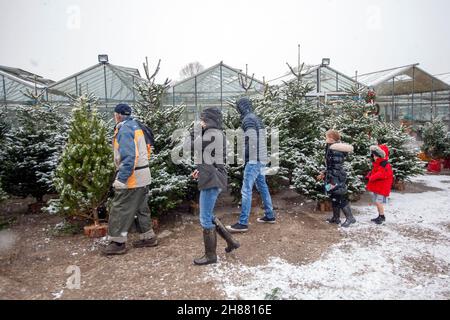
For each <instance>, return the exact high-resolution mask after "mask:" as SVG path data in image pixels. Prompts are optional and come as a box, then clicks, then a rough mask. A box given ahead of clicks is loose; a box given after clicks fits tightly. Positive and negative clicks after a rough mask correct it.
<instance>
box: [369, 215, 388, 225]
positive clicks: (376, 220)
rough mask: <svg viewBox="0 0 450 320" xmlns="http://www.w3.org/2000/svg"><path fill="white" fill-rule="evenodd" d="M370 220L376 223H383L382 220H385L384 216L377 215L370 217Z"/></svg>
mask: <svg viewBox="0 0 450 320" xmlns="http://www.w3.org/2000/svg"><path fill="white" fill-rule="evenodd" d="M372 221H373V222H375V223H376V224H383V223H384V222H386V217H385V216H382V215H379V216H378V218H376V219H372Z"/></svg>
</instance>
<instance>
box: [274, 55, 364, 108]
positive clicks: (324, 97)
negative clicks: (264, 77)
mask: <svg viewBox="0 0 450 320" xmlns="http://www.w3.org/2000/svg"><path fill="white" fill-rule="evenodd" d="M299 69H300V68H299V67H296V68H293V70H294V72H296V73H298V70H299ZM295 79H296V77H295V76H294V75H293V74H292V72H291V71H289V72H287V73H286V74H284V75H283V76H281V77H278V78H275V79H272V80H270V81H269V82H271V83H272V85H278V86H283V85H284V84H285V83H288V82H290V81H295ZM301 79H302V81H304V82H306V83H308V84H309V85H310V86H311V87H312V90H311V91H310V92H309V93H308V94H307V97H309V98H316V99H317V101H318V103H321V104H333V103H335V102H337V101H340V100H342V99H346V98H348V97H349V96H353V95H354V93H353V91H354V90H360V89H362V88H367V86H366V85H364V84H363V83H361V82H358V81H356V80H355V79H353V78H352V77H350V76H348V75H346V74H344V73H342V72H340V71H338V70H336V69H334V68H332V67H330V66H329V65H325V64H318V65H304V66H303V68H301Z"/></svg>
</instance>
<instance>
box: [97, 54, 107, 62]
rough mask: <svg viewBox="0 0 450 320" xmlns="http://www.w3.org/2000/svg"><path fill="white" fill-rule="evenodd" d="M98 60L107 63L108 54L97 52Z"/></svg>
mask: <svg viewBox="0 0 450 320" xmlns="http://www.w3.org/2000/svg"><path fill="white" fill-rule="evenodd" d="M98 62H100V63H108V55H107V54H99V55H98Z"/></svg>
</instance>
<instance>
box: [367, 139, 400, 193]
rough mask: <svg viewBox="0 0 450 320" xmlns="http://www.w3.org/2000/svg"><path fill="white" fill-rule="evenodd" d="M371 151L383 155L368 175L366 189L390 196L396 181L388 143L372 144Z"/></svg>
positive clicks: (375, 162)
mask: <svg viewBox="0 0 450 320" xmlns="http://www.w3.org/2000/svg"><path fill="white" fill-rule="evenodd" d="M370 151H371V152H375V153H376V154H378V155H380V156H381V157H380V158H378V159H377V160H376V161H374V162H373V165H372V171H371V172H370V173H369V174H368V175H367V176H366V178H367V179H368V180H369V181H368V183H367V186H366V189H367V190H368V191H370V192H373V193H376V194H379V195H382V196H385V197H389V196H390V194H391V190H392V184H393V182H394V174H393V172H392V167H391V164H390V163H389V149H388V147H387V146H386V145H380V146H372V147H370Z"/></svg>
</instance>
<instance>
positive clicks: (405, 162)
mask: <svg viewBox="0 0 450 320" xmlns="http://www.w3.org/2000/svg"><path fill="white" fill-rule="evenodd" d="M374 137H375V138H376V140H377V141H378V143H380V144H385V145H387V147H388V148H389V153H390V155H389V162H390V163H391V165H392V170H393V172H394V177H395V179H396V180H397V181H409V180H410V179H411V178H412V177H414V176H417V175H419V174H423V173H424V170H423V164H422V162H421V161H420V160H419V158H418V157H417V154H416V152H415V151H414V150H413V149H411V147H409V145H411V139H412V138H411V137H410V136H409V135H408V133H407V132H406V128H405V127H403V126H397V125H395V124H392V123H384V122H379V123H378V125H377V127H376V129H375V130H374Z"/></svg>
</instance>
